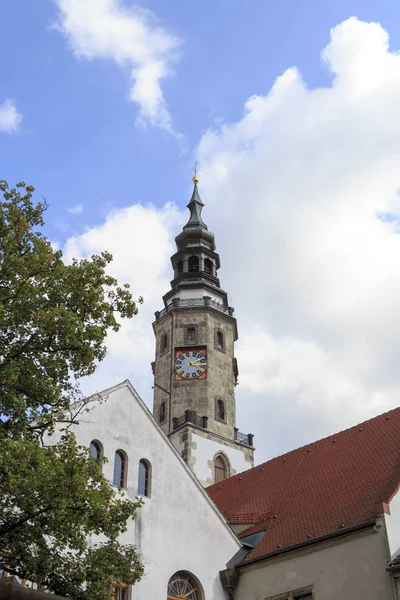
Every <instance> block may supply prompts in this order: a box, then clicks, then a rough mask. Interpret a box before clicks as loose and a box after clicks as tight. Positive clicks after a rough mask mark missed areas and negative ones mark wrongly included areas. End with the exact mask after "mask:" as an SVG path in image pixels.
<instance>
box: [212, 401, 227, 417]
mask: <svg viewBox="0 0 400 600" xmlns="http://www.w3.org/2000/svg"><path fill="white" fill-rule="evenodd" d="M215 418H216V420H217V421H223V422H224V423H225V421H226V414H225V402H224V401H223V400H222V398H216V400H215Z"/></svg>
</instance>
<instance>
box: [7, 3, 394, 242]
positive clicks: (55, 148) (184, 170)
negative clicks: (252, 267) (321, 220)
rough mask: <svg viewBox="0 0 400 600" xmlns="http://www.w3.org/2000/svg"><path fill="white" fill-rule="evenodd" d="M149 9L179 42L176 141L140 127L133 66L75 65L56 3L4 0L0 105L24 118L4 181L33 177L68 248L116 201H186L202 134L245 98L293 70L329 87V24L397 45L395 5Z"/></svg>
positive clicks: (172, 86) (173, 99)
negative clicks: (376, 26) (381, 30)
mask: <svg viewBox="0 0 400 600" xmlns="http://www.w3.org/2000/svg"><path fill="white" fill-rule="evenodd" d="M123 4H124V5H125V6H130V5H132V3H130V2H127V1H125V2H124V3H123ZM140 6H141V7H142V8H145V9H148V10H150V11H152V12H153V13H154V15H155V18H156V19H157V20H158V22H159V23H161V24H162V25H163V26H164V27H165V28H166V29H167V30H168V31H170V32H171V33H172V34H174V35H176V36H178V37H179V38H181V40H182V46H181V50H180V53H181V57H180V60H179V61H178V62H177V64H176V65H175V67H174V68H175V73H174V75H173V76H171V77H168V78H166V79H165V80H164V81H163V83H162V88H163V91H164V95H165V99H166V102H167V104H168V109H169V111H170V114H171V117H172V120H173V126H174V128H175V129H176V131H178V132H179V133H181V134H182V136H183V137H182V139H181V140H179V141H177V140H176V139H175V138H174V137H173V136H171V135H168V134H167V133H166V132H165V131H163V130H161V129H160V128H158V127H151V126H148V127H147V129H145V130H143V129H140V128H137V127H135V120H136V117H137V114H138V106H137V105H136V104H135V103H134V102H129V101H128V88H129V68H126V67H122V68H119V67H118V66H117V65H116V64H115V63H114V62H112V61H111V60H109V59H94V60H92V61H88V60H85V59H79V60H77V58H76V57H75V56H74V55H73V54H72V52H71V51H70V49H69V48H68V44H67V41H66V39H65V37H64V36H63V35H61V34H60V33H59V32H57V31H54V30H53V31H52V30H51V29H50V27H51V25H52V24H53V23H54V22H55V21H57V18H58V17H57V13H58V9H57V5H56V3H55V2H53V1H52V0H41V1H40V2H32V1H31V0H3V2H2V3H1V8H0V11H1V21H2V36H1V39H0V57H1V59H0V60H1V81H0V100H1V98H12V99H13V100H14V101H15V104H16V106H17V109H18V110H19V112H21V113H22V115H23V122H22V125H21V127H20V133H19V135H16V136H7V135H3V136H1V138H0V163H1V165H2V177H4V178H6V179H7V180H9V182H10V183H12V182H16V181H17V180H20V179H24V180H26V181H28V182H31V183H33V184H34V185H35V186H36V188H37V190H38V193H39V194H40V195H43V196H45V197H46V198H47V199H48V201H49V202H50V203H51V204H52V211H51V218H50V219H48V223H47V227H48V229H49V232H50V233H51V235H56V236H57V238H58V239H60V240H61V241H62V240H63V238H64V237H65V235H66V234H69V233H71V231H74V232H76V231H80V230H82V229H83V228H84V226H85V225H88V224H96V223H99V222H100V221H101V219H102V218H104V216H105V213H106V212H107V210H108V209H109V207H110V205H112V206H124V205H127V204H129V203H131V202H135V201H140V202H144V203H147V202H152V203H155V204H156V205H160V204H162V203H164V202H165V201H173V202H176V203H178V204H179V205H182V204H183V203H185V202H186V197H187V189H188V178H189V175H190V168H191V165H192V162H193V152H194V149H195V147H196V145H197V144H198V142H199V139H200V137H201V134H202V133H203V132H204V130H206V129H208V128H209V127H214V126H215V125H217V124H218V123H219V122H220V120H222V121H224V122H231V121H234V120H237V119H238V118H240V116H241V114H242V111H243V102H244V101H245V100H246V99H247V98H248V97H249V96H251V95H252V94H265V93H266V92H267V91H268V90H269V88H270V87H271V85H272V83H273V81H274V80H275V78H276V77H277V76H278V75H280V74H281V73H282V72H283V71H284V70H285V69H287V68H288V67H290V66H292V65H297V67H298V68H299V70H300V71H301V73H302V75H303V77H304V79H305V81H306V82H307V84H308V85H309V86H310V87H316V86H320V85H325V84H326V83H327V82H328V81H329V80H330V78H331V75H330V73H329V72H328V71H327V69H326V68H325V67H324V66H321V63H320V59H319V53H320V51H321V50H322V48H323V47H324V46H325V44H326V41H327V38H328V35H329V30H330V29H331V27H333V26H335V25H337V24H338V23H340V22H341V21H343V20H344V19H346V18H347V17H349V16H351V15H356V16H357V17H358V18H359V19H363V20H366V21H370V20H372V21H379V22H380V23H381V24H382V25H383V27H385V28H386V29H387V30H389V31H390V35H391V42H392V45H393V46H394V47H400V5H399V3H398V2H397V1H394V0H393V1H389V0H382V1H381V2H379V3H377V2H375V1H373V0H336V1H335V2H319V1H317V0H304V1H301V2H299V1H298V0H290V1H289V0H281V1H280V2H271V1H267V0H252V2H241V1H238V0H234V1H231V0H229V1H228V0H218V2H215V1H203V2H193V1H189V2H188V1H187V0H172V1H171V2H161V1H155V0H153V1H146V2H142V3H141V4H140ZM77 204H81V205H83V207H84V212H83V213H82V214H81V215H79V216H76V215H75V216H71V215H69V214H68V213H67V211H66V209H67V207H71V206H75V205H77ZM54 228H56V230H54ZM57 228H58V229H57ZM64 228H65V230H64Z"/></svg>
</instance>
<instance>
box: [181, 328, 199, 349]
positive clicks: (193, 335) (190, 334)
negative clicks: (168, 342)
mask: <svg viewBox="0 0 400 600" xmlns="http://www.w3.org/2000/svg"><path fill="white" fill-rule="evenodd" d="M184 343H185V345H186V344H197V343H198V327H197V325H196V324H195V323H189V324H188V325H186V326H185V332H184Z"/></svg>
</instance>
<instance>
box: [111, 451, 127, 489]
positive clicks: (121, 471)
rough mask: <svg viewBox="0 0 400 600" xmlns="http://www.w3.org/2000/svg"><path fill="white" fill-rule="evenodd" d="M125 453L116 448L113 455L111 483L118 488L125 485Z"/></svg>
mask: <svg viewBox="0 0 400 600" xmlns="http://www.w3.org/2000/svg"><path fill="white" fill-rule="evenodd" d="M126 462H127V461H126V454H125V452H123V451H122V450H117V451H116V453H115V457H114V475H113V485H116V486H117V487H119V488H124V487H126Z"/></svg>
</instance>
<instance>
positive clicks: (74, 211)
mask: <svg viewBox="0 0 400 600" xmlns="http://www.w3.org/2000/svg"><path fill="white" fill-rule="evenodd" d="M67 210H68V212H69V213H71V215H80V214H81V213H82V212H83V205H82V204H76V205H75V206H71V207H70V208H68V209H67Z"/></svg>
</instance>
